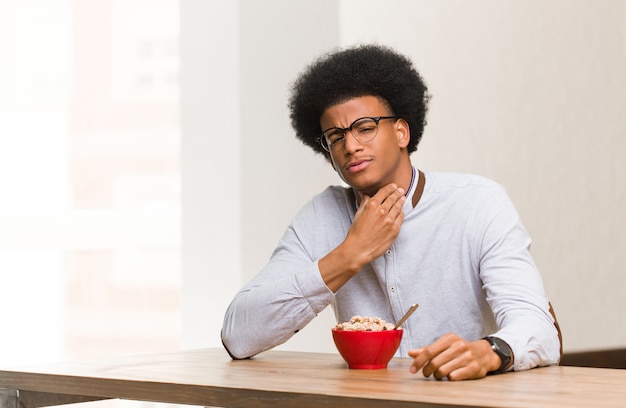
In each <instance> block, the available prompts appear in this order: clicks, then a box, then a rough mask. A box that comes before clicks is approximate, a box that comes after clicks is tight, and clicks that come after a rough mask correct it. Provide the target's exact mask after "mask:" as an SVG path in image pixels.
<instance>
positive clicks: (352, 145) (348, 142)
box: [343, 130, 363, 153]
mask: <svg viewBox="0 0 626 408" xmlns="http://www.w3.org/2000/svg"><path fill="white" fill-rule="evenodd" d="M343 140H344V143H345V145H344V149H345V150H346V152H348V153H353V152H357V151H359V150H361V149H362V148H363V144H362V143H361V141H360V140H359V139H357V137H356V135H355V134H354V133H353V131H352V130H347V131H346V136H345V137H344V138H343Z"/></svg>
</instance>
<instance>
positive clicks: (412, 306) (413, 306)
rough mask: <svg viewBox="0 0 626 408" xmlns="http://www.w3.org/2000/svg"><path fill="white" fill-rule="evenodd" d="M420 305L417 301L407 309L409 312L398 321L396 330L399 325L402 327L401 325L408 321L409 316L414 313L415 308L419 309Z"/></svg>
mask: <svg viewBox="0 0 626 408" xmlns="http://www.w3.org/2000/svg"><path fill="white" fill-rule="evenodd" d="M418 306H419V305H418V304H417V303H415V304H414V305H411V307H410V308H409V310H407V312H406V313H405V314H404V316H402V319H400V320H399V321H398V323H396V325H395V326H394V327H393V330H396V329H397V328H398V327H400V325H401V324H402V323H404V322H405V321H406V319H408V318H409V316H411V315H412V314H413V312H414V311H415V309H417V307H418Z"/></svg>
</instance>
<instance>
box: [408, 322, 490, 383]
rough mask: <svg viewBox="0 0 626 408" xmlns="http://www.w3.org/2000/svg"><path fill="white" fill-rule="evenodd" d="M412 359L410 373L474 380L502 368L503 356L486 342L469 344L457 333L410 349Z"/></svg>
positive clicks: (453, 379)
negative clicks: (501, 358)
mask: <svg viewBox="0 0 626 408" xmlns="http://www.w3.org/2000/svg"><path fill="white" fill-rule="evenodd" d="M409 356H410V357H412V358H413V362H412V363H411V367H410V371H411V372H412V373H413V374H415V373H417V372H418V371H419V370H420V369H421V370H422V374H423V375H424V377H430V376H431V375H432V376H434V377H435V378H436V379H438V380H442V379H444V378H446V377H447V378H448V379H449V380H452V381H456V380H473V379H478V378H483V377H485V376H486V375H487V373H488V372H490V371H494V370H497V369H498V368H499V367H500V357H498V355H497V354H496V353H495V352H494V351H493V350H492V349H491V346H490V344H489V343H488V342H487V341H486V340H476V341H473V342H469V341H467V340H465V339H463V338H461V337H459V336H457V335H456V334H446V335H444V336H442V337H440V338H439V339H438V340H436V341H435V342H434V343H432V344H430V345H428V346H426V347H422V348H420V349H415V350H410V351H409Z"/></svg>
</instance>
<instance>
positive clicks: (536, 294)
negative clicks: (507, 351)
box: [475, 185, 560, 370]
mask: <svg viewBox="0 0 626 408" xmlns="http://www.w3.org/2000/svg"><path fill="white" fill-rule="evenodd" d="M491 190H493V191H491V193H492V194H491V195H490V199H489V200H488V201H486V202H484V203H483V205H482V206H481V207H480V210H479V211H478V215H477V217H476V219H477V223H478V224H479V225H482V227H481V228H476V229H475V231H479V232H480V233H481V236H480V237H479V242H480V249H479V253H480V259H479V264H480V276H481V279H482V281H483V289H484V290H485V293H486V296H487V301H488V303H489V305H490V307H491V310H492V311H493V314H494V317H495V320H496V323H497V325H498V327H499V329H498V331H497V332H496V333H492V334H491V335H493V336H497V337H500V338H501V339H503V340H504V341H506V342H507V343H508V344H509V345H510V346H511V349H512V350H513V353H514V363H513V366H512V369H514V370H526V369H529V368H533V367H537V366H544V365H553V364H557V363H558V361H559V358H560V343H559V339H558V333H557V330H556V327H555V325H554V320H553V318H552V315H551V314H550V311H549V304H548V300H547V298H546V295H545V291H544V287H543V282H542V279H541V276H540V274H539V271H538V270H537V267H536V265H535V263H534V260H533V258H532V256H531V254H530V244H531V239H530V236H529V235H528V232H527V231H526V229H525V228H524V226H523V225H522V223H521V220H520V217H519V215H518V213H517V211H516V209H515V208H514V206H513V203H512V202H511V201H510V199H509V197H508V196H507V194H506V192H505V191H504V189H503V188H502V187H500V186H498V185H495V186H494V187H493V188H492V189H491Z"/></svg>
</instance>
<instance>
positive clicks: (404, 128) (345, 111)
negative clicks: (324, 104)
mask: <svg viewBox="0 0 626 408" xmlns="http://www.w3.org/2000/svg"><path fill="white" fill-rule="evenodd" d="M390 115H391V112H390V111H389V109H388V108H387V107H386V104H385V103H383V101H381V100H380V99H379V98H377V97H375V96H363V97H358V98H354V99H350V100H348V101H346V102H342V103H339V104H337V105H333V106H331V107H329V108H328V109H326V110H325V111H324V113H323V114H322V116H321V118H320V125H321V128H322V130H326V129H330V128H333V127H337V128H348V127H350V125H351V124H352V123H354V121H356V120H357V119H360V118H364V117H379V116H390ZM355 134H356V135H357V137H358V132H356V131H352V132H350V131H348V132H346V133H345V138H344V140H343V141H340V142H337V144H336V146H335V147H333V148H331V149H330V150H331V151H330V153H329V156H330V160H331V162H332V164H333V167H334V168H335V170H336V171H337V174H339V176H340V177H341V178H342V180H343V181H345V182H346V183H347V184H348V185H349V186H351V187H353V188H354V189H356V190H357V191H359V192H361V193H363V194H366V195H369V196H372V195H374V194H376V192H377V191H378V190H379V189H380V188H381V187H383V186H385V185H387V184H389V183H392V182H395V183H398V184H399V185H401V183H402V182H403V177H405V176H406V174H407V172H408V174H409V180H408V181H407V183H408V182H409V181H410V174H411V167H410V160H409V157H408V156H409V155H408V151H407V149H406V147H407V145H408V143H409V139H410V134H409V128H408V124H407V123H406V122H405V121H404V120H403V119H385V120H380V121H379V123H378V128H377V131H376V136H375V137H374V138H373V139H372V140H369V141H366V142H364V141H360V140H358V139H357V138H355V137H354V135H355Z"/></svg>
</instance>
